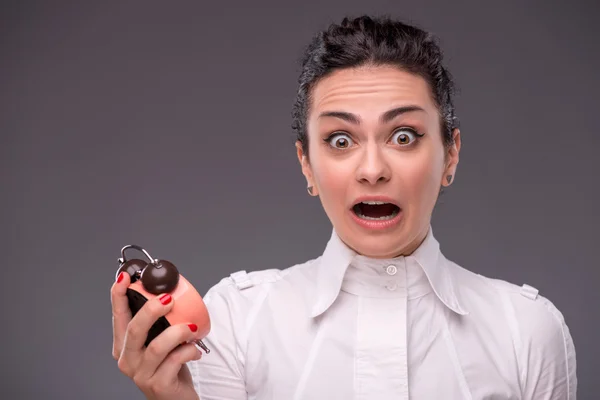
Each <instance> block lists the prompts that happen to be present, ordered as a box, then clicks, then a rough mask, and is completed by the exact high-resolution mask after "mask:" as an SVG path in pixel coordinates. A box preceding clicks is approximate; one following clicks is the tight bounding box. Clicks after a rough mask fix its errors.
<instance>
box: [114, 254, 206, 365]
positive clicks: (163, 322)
mask: <svg viewBox="0 0 600 400" xmlns="http://www.w3.org/2000/svg"><path fill="white" fill-rule="evenodd" d="M129 248H133V249H136V250H139V251H141V252H143V253H144V254H145V255H146V257H147V258H148V259H149V261H148V262H146V261H144V260H141V259H137V258H132V259H129V260H127V259H126V258H125V250H127V249H129ZM118 262H119V269H118V270H117V276H119V274H120V273H121V272H123V271H124V272H126V273H128V274H129V276H130V277H131V282H130V284H129V287H128V288H127V299H128V300H129V308H130V309H131V313H132V315H135V314H136V313H137V312H138V311H139V310H140V309H141V308H142V306H143V305H144V304H145V303H146V302H147V301H148V300H149V299H151V298H154V297H156V296H158V295H160V294H163V293H169V294H170V295H171V296H172V297H173V299H174V300H175V302H174V303H175V304H174V305H173V308H172V309H171V311H169V312H168V313H167V314H166V315H165V316H163V317H160V318H159V319H158V320H157V321H156V322H155V323H154V325H152V327H151V328H150V331H149V332H148V337H147V339H146V342H145V345H146V346H148V344H149V343H150V342H151V341H152V340H153V339H154V338H156V336H158V335H159V334H160V333H161V332H163V331H164V330H165V329H167V328H168V327H169V326H171V325H176V324H182V323H194V324H196V325H197V326H198V330H197V331H196V337H197V339H195V340H194V341H193V342H194V343H195V344H196V345H197V346H199V347H200V348H202V349H203V350H204V351H205V352H206V353H207V354H208V353H210V350H209V349H208V348H207V347H206V345H205V344H204V343H202V340H201V339H203V338H204V337H206V335H208V333H209V332H210V317H209V315H208V310H207V309H206V305H205V304H204V301H203V300H202V296H200V294H199V293H198V291H197V290H196V289H195V288H194V287H193V286H192V284H191V283H190V282H188V280H187V279H185V278H184V277H183V275H181V274H180V273H179V271H178V270H177V268H176V267H175V265H173V264H172V263H171V262H169V261H166V260H159V259H155V258H152V257H151V256H150V254H148V252H147V251H146V250H144V249H143V248H141V247H140V246H136V245H127V246H125V247H123V248H122V249H121V258H119V259H118Z"/></svg>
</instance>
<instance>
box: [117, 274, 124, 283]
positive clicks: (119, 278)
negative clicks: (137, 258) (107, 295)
mask: <svg viewBox="0 0 600 400" xmlns="http://www.w3.org/2000/svg"><path fill="white" fill-rule="evenodd" d="M124 273H125V272H123V271H121V273H120V274H119V277H118V278H117V283H121V281H122V280H123V274H124Z"/></svg>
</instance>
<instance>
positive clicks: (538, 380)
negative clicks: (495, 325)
mask: <svg viewBox="0 0 600 400" xmlns="http://www.w3.org/2000/svg"><path fill="white" fill-rule="evenodd" d="M515 307H517V318H518V320H519V321H518V322H519V328H520V332H521V340H522V343H521V346H522V347H521V349H520V353H521V354H520V355H519V358H520V360H521V362H520V364H521V378H522V379H521V381H522V388H523V389H522V390H523V399H526V400H576V395H577V373H576V355H575V346H574V343H573V339H572V337H571V333H570V331H569V328H568V326H567V324H566V323H565V319H564V317H563V315H562V313H561V312H560V311H559V310H558V309H557V308H556V307H555V306H554V304H552V302H550V301H549V300H548V299H546V298H545V297H543V296H537V298H536V299H534V300H529V299H524V298H522V300H521V301H518V302H517V304H515Z"/></svg>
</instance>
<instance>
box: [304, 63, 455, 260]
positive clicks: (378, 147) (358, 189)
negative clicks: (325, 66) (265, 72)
mask: <svg viewBox="0 0 600 400" xmlns="http://www.w3.org/2000/svg"><path fill="white" fill-rule="evenodd" d="M307 131H308V142H309V154H308V156H309V157H308V158H307V157H305V156H304V154H303V152H302V146H301V144H300V143H299V142H297V143H296V148H297V153H298V159H299V160H300V163H301V165H302V172H303V174H304V176H305V177H306V179H307V183H308V185H309V186H313V187H314V189H313V190H314V193H313V194H315V195H318V196H319V197H320V199H321V202H322V205H323V208H324V210H325V212H326V214H327V216H328V217H329V219H330V220H331V222H332V224H333V226H334V228H335V230H336V232H337V233H338V235H339V236H340V238H341V239H342V240H343V241H344V242H345V243H346V244H347V245H348V246H349V247H351V248H352V249H354V250H355V251H356V252H358V253H359V254H362V255H365V256H369V257H375V258H391V257H396V256H398V255H408V254H410V253H412V252H413V251H414V250H415V249H416V248H417V247H418V246H419V245H420V243H421V242H422V241H423V239H424V237H425V235H426V234H427V230H428V228H429V224H430V221H431V215H432V212H433V208H434V206H435V203H436V201H437V197H438V194H439V191H440V187H441V186H447V185H448V183H447V180H446V177H447V176H448V175H452V177H453V178H452V179H454V176H455V171H456V166H457V163H458V153H459V150H460V133H459V131H458V130H455V131H454V132H453V134H454V139H455V144H454V145H453V146H452V147H451V148H450V149H449V150H447V151H446V150H445V149H444V146H443V141H442V135H441V131H440V115H439V112H438V110H437V107H436V106H435V104H434V101H433V99H432V97H431V91H430V89H429V87H428V85H427V83H426V81H425V80H424V79H423V78H421V77H419V76H417V75H414V74H411V73H409V72H405V71H401V70H399V69H397V68H394V67H382V66H379V67H360V68H353V69H343V70H339V71H337V72H335V73H333V74H332V75H330V76H328V77H327V78H324V79H323V80H321V81H320V82H319V83H318V84H317V85H316V86H315V87H314V88H313V91H312V101H311V105H310V109H309V116H308V121H307ZM373 201H379V202H384V203H386V204H365V203H364V202H373ZM355 206H356V207H355Z"/></svg>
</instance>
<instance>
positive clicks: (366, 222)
mask: <svg viewBox="0 0 600 400" xmlns="http://www.w3.org/2000/svg"><path fill="white" fill-rule="evenodd" d="M402 214H403V213H402V210H400V212H399V213H398V214H397V215H396V216H395V217H394V218H392V219H385V220H380V221H377V220H370V219H362V218H360V217H359V216H358V215H356V214H355V213H354V211H352V210H350V215H351V216H352V219H353V220H354V222H356V223H357V224H358V225H360V226H362V227H363V228H367V229H371V230H384V229H389V228H391V227H393V226H395V225H398V223H399V222H400V220H401V219H402Z"/></svg>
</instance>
